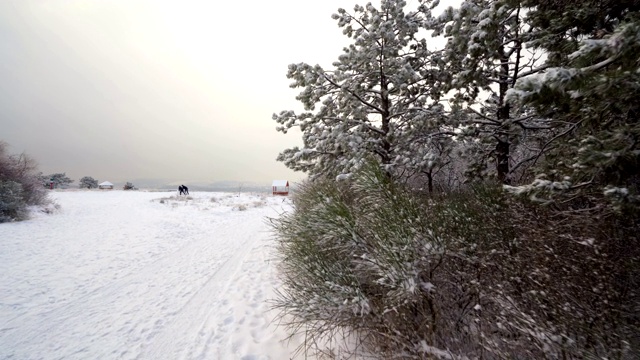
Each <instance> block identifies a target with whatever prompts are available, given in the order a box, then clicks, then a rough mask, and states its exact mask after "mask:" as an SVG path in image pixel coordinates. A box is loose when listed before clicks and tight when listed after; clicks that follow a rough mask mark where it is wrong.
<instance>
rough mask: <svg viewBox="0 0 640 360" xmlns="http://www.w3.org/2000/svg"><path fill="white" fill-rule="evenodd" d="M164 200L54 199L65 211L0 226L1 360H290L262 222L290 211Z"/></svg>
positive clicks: (81, 195)
mask: <svg viewBox="0 0 640 360" xmlns="http://www.w3.org/2000/svg"><path fill="white" fill-rule="evenodd" d="M169 195H172V194H168V193H153V192H124V191H102V192H101V191H70V192H56V193H53V196H54V197H55V198H56V201H57V202H58V203H59V204H60V205H61V207H62V210H61V211H60V212H59V213H57V214H53V215H40V216H37V217H35V218H34V219H32V220H29V221H26V222H21V223H11V224H0V358H2V359H5V358H8V359H244V360H252V359H289V358H291V357H292V355H291V354H292V350H293V349H294V348H295V347H296V346H297V345H298V344H299V343H296V340H294V341H293V342H292V343H283V342H282V341H281V340H282V339H283V338H285V337H286V335H287V334H286V333H285V332H284V329H281V328H277V327H276V326H275V324H273V323H272V320H273V317H274V313H273V312H271V311H269V304H268V300H269V299H270V298H272V296H273V289H274V287H276V286H278V281H277V279H276V276H275V270H274V268H273V264H272V263H271V259H272V256H273V254H272V252H271V251H272V248H271V241H272V240H271V239H270V234H269V232H268V227H267V225H266V223H265V217H266V216H277V215H278V213H279V212H282V211H284V210H285V209H286V208H287V205H286V203H283V202H282V198H274V197H271V196H265V195H262V196H258V195H248V194H241V195H235V194H226V193H204V192H203V193H194V194H192V195H191V197H192V199H191V200H187V201H184V200H176V199H175V197H174V199H167V197H168V196H169ZM161 198H165V199H164V200H162V202H161V201H160V199H161ZM243 208H246V210H243V211H241V209H243Z"/></svg>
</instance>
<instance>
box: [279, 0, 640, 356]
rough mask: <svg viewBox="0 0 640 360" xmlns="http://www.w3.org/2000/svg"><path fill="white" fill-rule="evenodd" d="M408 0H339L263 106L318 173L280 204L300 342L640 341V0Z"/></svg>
mask: <svg viewBox="0 0 640 360" xmlns="http://www.w3.org/2000/svg"><path fill="white" fill-rule="evenodd" d="M411 3H412V5H413V6H414V7H413V8H409V7H408V6H407V4H406V2H405V1H397V0H382V1H380V2H379V3H378V2H376V4H372V3H369V4H367V5H366V6H356V7H355V8H354V9H353V11H347V10H344V9H339V10H338V12H337V13H336V14H334V15H333V18H334V19H335V20H336V21H337V23H338V26H339V27H340V28H341V29H342V32H343V33H344V34H345V35H346V36H348V37H349V39H350V45H348V46H347V47H345V48H344V49H343V51H342V53H341V54H340V55H339V56H338V57H337V60H336V61H335V62H334V63H333V64H332V67H331V68H328V69H325V68H323V67H321V66H320V65H309V64H306V63H298V64H292V65H290V66H289V69H288V72H287V77H288V78H289V79H291V80H292V84H291V87H292V88H299V89H301V92H300V93H299V95H298V96H297V100H299V101H300V102H301V103H302V104H303V106H304V109H305V110H304V111H303V112H300V113H297V112H294V111H290V110H285V111H281V112H279V113H277V114H274V115H273V119H274V120H275V121H276V122H277V123H278V131H281V132H283V133H286V132H287V131H289V130H290V129H292V128H298V129H299V130H300V131H301V134H302V140H303V145H302V146H300V147H294V148H291V149H286V150H284V151H283V152H282V153H281V154H280V155H279V157H278V160H280V161H282V162H283V163H284V164H285V165H286V166H288V167H289V168H291V169H293V170H296V171H302V172H306V173H307V174H309V180H308V181H307V182H306V183H305V184H304V185H303V186H302V187H301V189H299V191H298V192H297V193H296V194H295V195H294V210H293V211H292V212H289V213H286V214H284V215H283V216H281V217H279V218H277V219H272V220H271V223H272V226H273V228H274V230H275V234H276V240H277V249H278V255H279V258H280V262H279V268H280V274H281V278H282V280H283V283H284V286H283V287H282V288H281V289H279V292H278V300H277V303H276V307H277V308H278V309H279V310H280V311H281V321H282V322H283V323H285V324H287V325H288V326H289V327H290V329H291V332H292V334H295V333H298V334H302V335H303V336H304V337H305V339H306V340H305V342H304V344H303V345H302V348H301V349H299V350H300V351H303V352H304V353H305V354H316V355H320V356H327V357H329V358H335V357H339V358H345V357H348V356H349V355H352V356H353V357H356V358H358V357H371V358H380V359H389V358H401V359H437V358H440V359H543V358H544V359H596V358H597V359H604V358H607V359H637V358H640V290H639V288H640V276H639V275H640V241H639V240H638V234H637V229H639V228H640V226H639V225H640V221H639V220H640V218H639V216H638V210H639V200H640V195H639V185H640V172H639V171H638V170H639V169H638V162H639V156H640V148H639V146H638V143H639V140H640V123H639V122H638V115H639V114H640V102H639V101H638V99H640V60H639V59H640V58H639V57H638V54H640V13H639V10H640V1H637V0H586V1H569V0H548V1H547V0H545V1H541V0H538V1H534V0H464V1H462V2H461V4H460V6H458V7H456V8H453V7H450V8H447V9H445V10H444V11H443V12H442V14H434V13H432V10H433V9H434V8H435V6H436V5H438V2H437V1H418V2H417V3H418V4H416V2H411ZM429 33H430V34H432V35H433V36H441V37H444V39H445V40H446V45H444V47H443V48H440V49H438V48H435V47H434V46H431V45H430V38H428V37H424V36H423V34H429ZM336 50H339V49H336Z"/></svg>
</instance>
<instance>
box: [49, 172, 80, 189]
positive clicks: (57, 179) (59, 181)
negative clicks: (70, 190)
mask: <svg viewBox="0 0 640 360" xmlns="http://www.w3.org/2000/svg"><path fill="white" fill-rule="evenodd" d="M42 178H43V179H44V180H45V183H44V186H45V187H47V186H48V184H49V183H50V182H53V187H54V188H55V189H59V188H67V187H68V186H69V185H71V183H72V182H73V180H71V179H70V178H69V177H68V176H67V174H66V173H55V174H50V175H44V176H43V177H42Z"/></svg>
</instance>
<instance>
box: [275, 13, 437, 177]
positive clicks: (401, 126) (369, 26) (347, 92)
mask: <svg viewBox="0 0 640 360" xmlns="http://www.w3.org/2000/svg"><path fill="white" fill-rule="evenodd" d="M404 7H405V2H404V1H397V0H383V1H381V2H380V7H379V8H376V7H374V6H373V5H372V4H371V3H369V4H367V5H366V6H365V7H362V6H356V7H355V8H354V11H353V13H350V12H348V11H346V10H344V9H339V10H338V13H337V14H334V15H333V18H334V19H335V20H337V21H338V26H339V27H341V28H343V33H344V34H345V35H347V36H348V37H349V38H351V39H352V44H351V45H349V46H348V47H346V48H344V49H343V54H342V55H341V56H340V57H339V58H338V60H337V61H336V62H334V63H333V67H334V69H333V70H325V69H324V68H322V67H320V66H319V65H315V66H312V65H309V64H305V63H300V64H292V65H289V71H288V73H287V77H288V78H289V79H292V80H293V81H294V82H293V83H292V84H291V87H293V88H302V89H303V90H302V92H301V93H300V95H298V97H297V99H298V100H299V101H300V102H302V104H303V105H304V108H305V110H306V112H303V113H301V114H296V113H295V112H293V111H282V112H280V113H279V114H274V115H273V119H274V120H276V121H277V122H278V124H280V126H279V127H278V131H281V132H283V133H286V132H287V131H288V130H289V129H291V128H292V127H299V128H300V130H301V131H302V135H303V142H304V146H303V148H301V149H300V148H298V147H295V148H292V149H287V150H285V151H284V152H282V153H281V154H280V155H279V156H278V160H280V161H282V162H284V163H285V165H286V166H288V167H290V168H291V169H294V170H298V171H305V172H308V173H309V174H310V176H311V177H335V176H337V175H340V174H349V173H351V172H353V171H355V170H357V169H358V168H359V167H360V166H362V164H363V163H364V162H365V159H367V158H369V157H376V158H377V159H379V160H380V161H381V162H382V164H383V165H384V166H385V168H386V169H387V171H388V172H389V173H400V172H402V171H409V172H410V173H416V172H421V171H430V169H433V168H434V167H436V166H438V162H439V159H440V156H439V155H440V154H439V151H437V150H436V147H438V146H440V147H442V145H443V144H444V143H446V142H447V141H448V140H449V138H448V136H446V133H447V131H445V130H444V129H442V126H441V125H442V120H443V117H442V114H443V111H444V108H443V106H442V105H441V104H439V103H438V102H435V101H432V100H431V98H432V97H433V96H432V95H434V94H433V91H436V88H435V87H434V86H432V85H431V84H430V81H433V80H434V79H436V78H437V71H436V69H435V68H434V67H433V66H431V64H430V62H429V51H428V50H427V43H426V40H424V39H419V38H418V31H419V30H420V24H421V23H422V22H423V17H422V15H421V14H420V13H418V12H412V13H405V12H404ZM440 152H442V151H440ZM445 152H446V151H445Z"/></svg>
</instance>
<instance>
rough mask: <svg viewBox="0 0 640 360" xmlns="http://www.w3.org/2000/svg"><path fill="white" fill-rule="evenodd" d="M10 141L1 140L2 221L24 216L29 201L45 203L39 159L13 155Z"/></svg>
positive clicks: (0, 214)
mask: <svg viewBox="0 0 640 360" xmlns="http://www.w3.org/2000/svg"><path fill="white" fill-rule="evenodd" d="M7 148H8V145H7V144H6V143H5V142H2V141H0V223H1V222H7V221H13V220H23V219H25V218H26V217H27V210H26V208H27V206H28V205H42V204H44V203H46V201H47V197H46V192H45V191H44V190H43V188H42V185H41V182H40V179H39V177H38V173H37V164H36V162H35V161H34V160H33V159H32V158H31V157H29V156H28V155H26V154H24V153H22V154H19V155H11V154H9V153H8V152H7Z"/></svg>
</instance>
